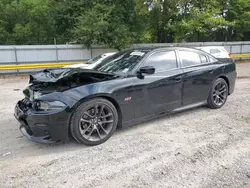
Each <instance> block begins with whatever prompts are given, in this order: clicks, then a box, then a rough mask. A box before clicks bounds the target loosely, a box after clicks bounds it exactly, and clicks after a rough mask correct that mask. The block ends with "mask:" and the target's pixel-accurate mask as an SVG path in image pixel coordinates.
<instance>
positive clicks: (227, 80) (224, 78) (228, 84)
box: [217, 75, 230, 94]
mask: <svg viewBox="0 0 250 188" xmlns="http://www.w3.org/2000/svg"><path fill="white" fill-rule="evenodd" d="M218 78H222V79H223V80H225V81H226V82H227V86H228V94H229V91H230V83H229V79H228V78H227V77H226V76H224V75H222V76H219V77H218ZM218 78H217V79H218Z"/></svg>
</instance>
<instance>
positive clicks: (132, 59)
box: [94, 50, 150, 73]
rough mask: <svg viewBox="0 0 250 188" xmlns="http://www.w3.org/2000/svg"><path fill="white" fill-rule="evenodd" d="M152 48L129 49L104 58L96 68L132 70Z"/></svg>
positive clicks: (110, 70) (98, 69) (107, 70)
mask: <svg viewBox="0 0 250 188" xmlns="http://www.w3.org/2000/svg"><path fill="white" fill-rule="evenodd" d="M149 51H150V50H127V51H123V52H119V53H116V54H115V55H113V56H110V57H108V58H106V59H104V60H103V61H102V62H101V63H100V64H99V65H98V66H97V67H95V68H94V70H97V71H100V72H106V73H118V72H124V73H126V72H129V71H131V70H132V69H133V68H134V67H135V66H136V65H137V64H138V63H139V61H140V60H141V59H142V58H143V57H144V56H145V55H146V54H147V53H148V52H149Z"/></svg>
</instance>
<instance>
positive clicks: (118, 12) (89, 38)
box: [73, 0, 136, 50]
mask: <svg viewBox="0 0 250 188" xmlns="http://www.w3.org/2000/svg"><path fill="white" fill-rule="evenodd" d="M77 21H78V22H77V24H76V27H75V28H74V29H73V34H74V36H75V38H76V39H77V40H78V42H81V43H83V44H85V45H86V46H87V47H90V46H91V45H92V44H106V45H108V46H110V47H114V48H116V49H118V50H120V49H123V48H125V47H128V46H129V45H131V43H132V42H133V38H134V32H133V29H134V27H133V24H134V22H135V21H136V19H135V10H134V3H133V1H131V0H126V1H125V0H116V1H114V0H106V1H101V0H100V1H95V2H94V3H93V6H91V7H90V8H89V9H88V10H86V11H85V12H84V14H82V15H81V16H80V17H78V19H77Z"/></svg>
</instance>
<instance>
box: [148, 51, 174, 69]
mask: <svg viewBox="0 0 250 188" xmlns="http://www.w3.org/2000/svg"><path fill="white" fill-rule="evenodd" d="M143 66H153V67H154V68H155V72H163V71H167V70H171V69H175V68H177V59H176V54H175V51H165V52H156V53H154V54H153V55H151V56H150V57H149V58H148V59H147V60H146V63H145V64H144V65H143Z"/></svg>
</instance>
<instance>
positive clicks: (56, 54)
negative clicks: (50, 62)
mask: <svg viewBox="0 0 250 188" xmlns="http://www.w3.org/2000/svg"><path fill="white" fill-rule="evenodd" d="M54 44H55V50H56V62H57V63H58V51H57V43H56V38H55V37H54Z"/></svg>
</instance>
